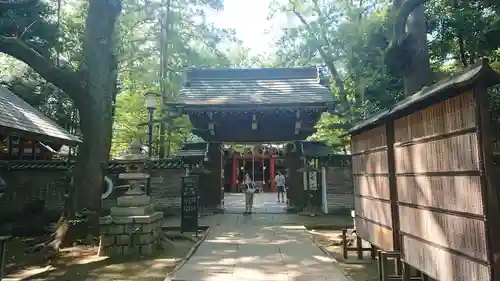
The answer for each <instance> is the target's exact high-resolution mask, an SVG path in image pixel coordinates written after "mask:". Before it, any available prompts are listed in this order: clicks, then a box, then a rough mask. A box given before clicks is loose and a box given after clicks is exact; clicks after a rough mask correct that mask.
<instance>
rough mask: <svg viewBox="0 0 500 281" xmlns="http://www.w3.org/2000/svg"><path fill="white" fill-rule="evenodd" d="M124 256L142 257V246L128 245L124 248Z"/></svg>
mask: <svg viewBox="0 0 500 281" xmlns="http://www.w3.org/2000/svg"><path fill="white" fill-rule="evenodd" d="M122 249H123V250H122V251H123V255H140V254H141V246H139V245H134V246H131V245H128V246H122Z"/></svg>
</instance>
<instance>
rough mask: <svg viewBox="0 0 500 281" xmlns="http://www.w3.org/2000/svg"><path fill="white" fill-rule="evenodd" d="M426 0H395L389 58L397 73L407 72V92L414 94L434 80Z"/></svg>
mask: <svg viewBox="0 0 500 281" xmlns="http://www.w3.org/2000/svg"><path fill="white" fill-rule="evenodd" d="M425 2H426V0H405V1H403V0H394V1H393V6H394V10H395V12H396V13H397V15H396V19H395V22H394V35H393V38H392V43H391V46H390V47H389V49H388V50H387V52H386V57H385V60H386V64H387V65H388V67H389V69H390V70H391V71H392V72H393V73H394V74H402V75H403V78H404V84H405V96H410V95H413V94H414V93H416V92H418V91H419V90H420V89H422V87H424V86H427V85H429V84H430V83H431V82H432V76H431V69H430V64H429V46H428V45H427V24H426V20H425V7H424V4H425ZM407 24H408V25H407ZM406 27H408V34H407V33H406Z"/></svg>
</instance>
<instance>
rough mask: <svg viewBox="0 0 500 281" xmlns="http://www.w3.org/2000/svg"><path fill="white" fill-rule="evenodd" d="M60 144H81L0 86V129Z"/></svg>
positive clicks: (74, 137)
mask: <svg viewBox="0 0 500 281" xmlns="http://www.w3.org/2000/svg"><path fill="white" fill-rule="evenodd" d="M2 127H4V128H5V129H7V131H14V132H16V131H17V132H19V134H24V135H27V134H32V137H33V139H38V138H42V139H44V138H48V139H50V140H56V141H59V142H61V143H75V142H81V141H80V140H79V139H78V138H77V137H76V136H73V135H72V134H70V133H68V132H67V131H66V130H65V129H63V128H61V127H60V126H59V125H57V124H56V123H55V122H54V121H52V120H50V119H49V118H48V117H47V116H45V115H44V114H43V113H41V112H39V111H38V110H36V109H35V108H33V107H32V106H31V105H29V104H28V103H27V102H25V101H24V100H23V99H21V98H20V97H18V96H17V95H16V94H14V93H12V92H11V91H9V90H8V89H7V88H5V87H4V86H0V129H1V128H2Z"/></svg>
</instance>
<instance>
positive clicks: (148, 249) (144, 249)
mask: <svg viewBox="0 0 500 281" xmlns="http://www.w3.org/2000/svg"><path fill="white" fill-rule="evenodd" d="M153 250H154V245H153V244H149V245H142V246H141V255H143V256H151V255H152V254H153Z"/></svg>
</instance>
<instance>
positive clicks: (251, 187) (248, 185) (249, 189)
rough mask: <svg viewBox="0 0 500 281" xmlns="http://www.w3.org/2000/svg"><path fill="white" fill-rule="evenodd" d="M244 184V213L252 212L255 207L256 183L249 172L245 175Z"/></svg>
mask: <svg viewBox="0 0 500 281" xmlns="http://www.w3.org/2000/svg"><path fill="white" fill-rule="evenodd" d="M243 184H244V185H245V212H244V214H251V213H252V208H253V196H254V194H255V183H254V182H253V181H252V179H251V178H250V175H249V174H248V173H247V174H246V175H245V179H244V180H243Z"/></svg>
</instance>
